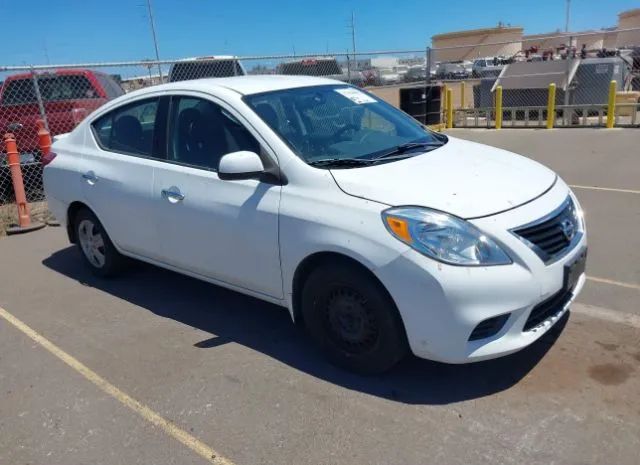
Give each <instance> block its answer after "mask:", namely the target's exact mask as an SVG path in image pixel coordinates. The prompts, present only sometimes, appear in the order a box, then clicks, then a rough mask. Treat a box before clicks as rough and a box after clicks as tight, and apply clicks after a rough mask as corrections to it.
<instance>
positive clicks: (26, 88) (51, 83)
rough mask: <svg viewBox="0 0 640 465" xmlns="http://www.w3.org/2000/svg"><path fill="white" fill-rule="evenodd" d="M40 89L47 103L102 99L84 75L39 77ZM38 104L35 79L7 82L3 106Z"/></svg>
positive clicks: (3, 95) (3, 94)
mask: <svg viewBox="0 0 640 465" xmlns="http://www.w3.org/2000/svg"><path fill="white" fill-rule="evenodd" d="M38 88H39V89H40V95H41V96H42V100H43V101H45V102H54V101H60V100H77V99H85V98H100V95H98V92H97V91H96V89H94V88H93V86H92V85H91V83H90V82H89V80H88V79H87V78H86V76H83V75H65V76H50V75H39V76H38ZM36 102H37V99H36V90H35V87H34V82H33V78H30V77H29V78H25V79H15V80H11V81H8V82H6V84H5V88H4V91H3V93H2V104H3V105H24V104H28V103H36Z"/></svg>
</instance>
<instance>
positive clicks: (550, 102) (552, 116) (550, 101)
mask: <svg viewBox="0 0 640 465" xmlns="http://www.w3.org/2000/svg"><path fill="white" fill-rule="evenodd" d="M555 122H556V85H555V84H554V83H553V82H552V83H551V84H549V96H548V98H547V129H553V125H554V124H555Z"/></svg>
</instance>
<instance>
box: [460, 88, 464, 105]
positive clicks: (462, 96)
mask: <svg viewBox="0 0 640 465" xmlns="http://www.w3.org/2000/svg"><path fill="white" fill-rule="evenodd" d="M460 108H462V109H463V110H464V81H460Z"/></svg>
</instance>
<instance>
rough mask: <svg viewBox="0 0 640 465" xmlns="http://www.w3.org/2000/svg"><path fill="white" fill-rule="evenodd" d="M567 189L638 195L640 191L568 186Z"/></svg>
mask: <svg viewBox="0 0 640 465" xmlns="http://www.w3.org/2000/svg"><path fill="white" fill-rule="evenodd" d="M569 187H573V188H574V189H589V190H592V191H608V192H624V193H625V194H640V191H634V190H633V189H616V188H614V187H597V186H577V185H575V184H570V185H569Z"/></svg>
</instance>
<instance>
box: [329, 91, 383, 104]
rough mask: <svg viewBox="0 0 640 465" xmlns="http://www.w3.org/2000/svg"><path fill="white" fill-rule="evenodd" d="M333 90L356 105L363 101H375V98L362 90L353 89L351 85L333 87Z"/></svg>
mask: <svg viewBox="0 0 640 465" xmlns="http://www.w3.org/2000/svg"><path fill="white" fill-rule="evenodd" d="M335 91H336V92H337V93H339V94H340V95H342V96H344V97H347V98H348V99H349V100H351V101H352V102H353V103H357V104H358V105H362V104H363V103H376V99H374V98H371V97H369V96H368V95H367V94H365V93H364V92H360V91H359V90H358V89H354V88H353V87H345V88H343V89H335Z"/></svg>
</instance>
